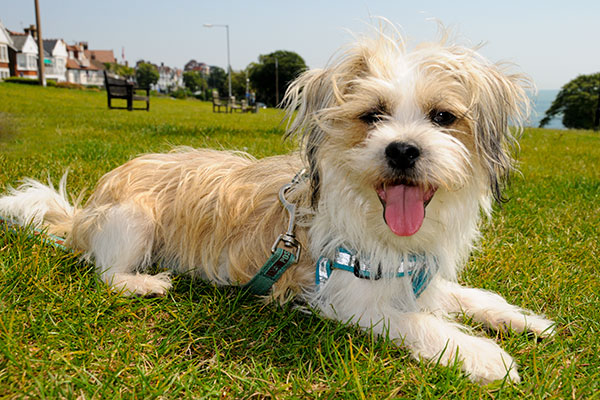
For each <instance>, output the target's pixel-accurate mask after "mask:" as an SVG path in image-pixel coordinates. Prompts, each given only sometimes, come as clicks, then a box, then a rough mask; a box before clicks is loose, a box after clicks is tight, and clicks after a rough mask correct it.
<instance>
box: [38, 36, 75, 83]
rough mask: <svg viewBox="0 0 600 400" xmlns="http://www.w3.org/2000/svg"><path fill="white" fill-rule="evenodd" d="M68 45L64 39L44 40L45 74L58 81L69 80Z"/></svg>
mask: <svg viewBox="0 0 600 400" xmlns="http://www.w3.org/2000/svg"><path fill="white" fill-rule="evenodd" d="M68 56H69V54H68V53H67V45H66V43H65V42H64V41H63V40H62V39H48V40H44V74H45V75H46V79H53V80H55V81H57V82H64V81H66V80H67V58H68Z"/></svg>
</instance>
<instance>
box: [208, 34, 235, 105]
mask: <svg viewBox="0 0 600 400" xmlns="http://www.w3.org/2000/svg"><path fill="white" fill-rule="evenodd" d="M203 26H204V27H205V28H212V27H213V26H216V27H222V28H225V30H226V31H227V75H228V80H229V97H230V98H231V62H230V61H229V25H219V24H204V25H203Z"/></svg>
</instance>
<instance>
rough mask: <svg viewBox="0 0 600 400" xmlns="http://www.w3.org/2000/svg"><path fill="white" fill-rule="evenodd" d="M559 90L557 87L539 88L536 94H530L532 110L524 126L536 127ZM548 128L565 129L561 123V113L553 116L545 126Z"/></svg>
mask: <svg viewBox="0 0 600 400" xmlns="http://www.w3.org/2000/svg"><path fill="white" fill-rule="evenodd" d="M558 92H560V90H558V89H552V90H539V91H538V93H537V95H531V102H532V105H533V106H532V110H531V115H530V116H529V120H528V121H527V122H526V123H525V125H526V126H532V127H536V128H537V127H538V126H539V125H540V121H541V120H542V118H544V115H545V114H546V110H547V109H549V108H550V105H551V104H552V101H554V99H555V98H556V95H557V94H558ZM545 128H549V129H565V127H564V125H563V124H562V115H559V116H556V117H554V118H553V119H552V120H550V122H549V123H548V124H547V125H546V126H545Z"/></svg>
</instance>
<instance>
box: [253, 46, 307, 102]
mask: <svg viewBox="0 0 600 400" xmlns="http://www.w3.org/2000/svg"><path fill="white" fill-rule="evenodd" d="M276 64H277V68H276ZM306 69H307V67H306V63H305V62H304V60H303V59H302V57H300V56H299V55H298V54H297V53H294V52H293V51H287V50H277V51H275V52H273V53H270V54H266V55H260V56H258V63H253V64H250V65H249V66H248V73H249V77H250V82H251V83H252V87H253V88H255V89H256V95H257V98H258V99H259V100H260V101H263V102H265V103H266V104H268V105H270V106H277V104H276V103H277V101H281V100H282V99H283V94H284V93H285V91H286V89H287V87H288V86H289V84H290V83H291V82H292V81H293V80H294V79H295V78H296V77H297V76H298V75H300V74H301V73H302V72H303V71H305V70H306ZM276 75H277V76H276ZM276 81H278V86H279V87H278V88H277V85H276ZM277 91H278V92H279V93H277ZM277 94H279V98H277Z"/></svg>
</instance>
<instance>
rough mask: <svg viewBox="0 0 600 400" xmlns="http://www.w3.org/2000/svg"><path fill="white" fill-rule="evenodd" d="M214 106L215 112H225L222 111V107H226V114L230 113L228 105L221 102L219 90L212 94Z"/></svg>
mask: <svg viewBox="0 0 600 400" xmlns="http://www.w3.org/2000/svg"><path fill="white" fill-rule="evenodd" d="M212 106H213V112H223V111H221V107H225V112H228V110H227V104H226V103H225V104H224V103H223V102H222V101H221V98H220V97H219V92H218V91H217V90H213V92H212Z"/></svg>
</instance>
